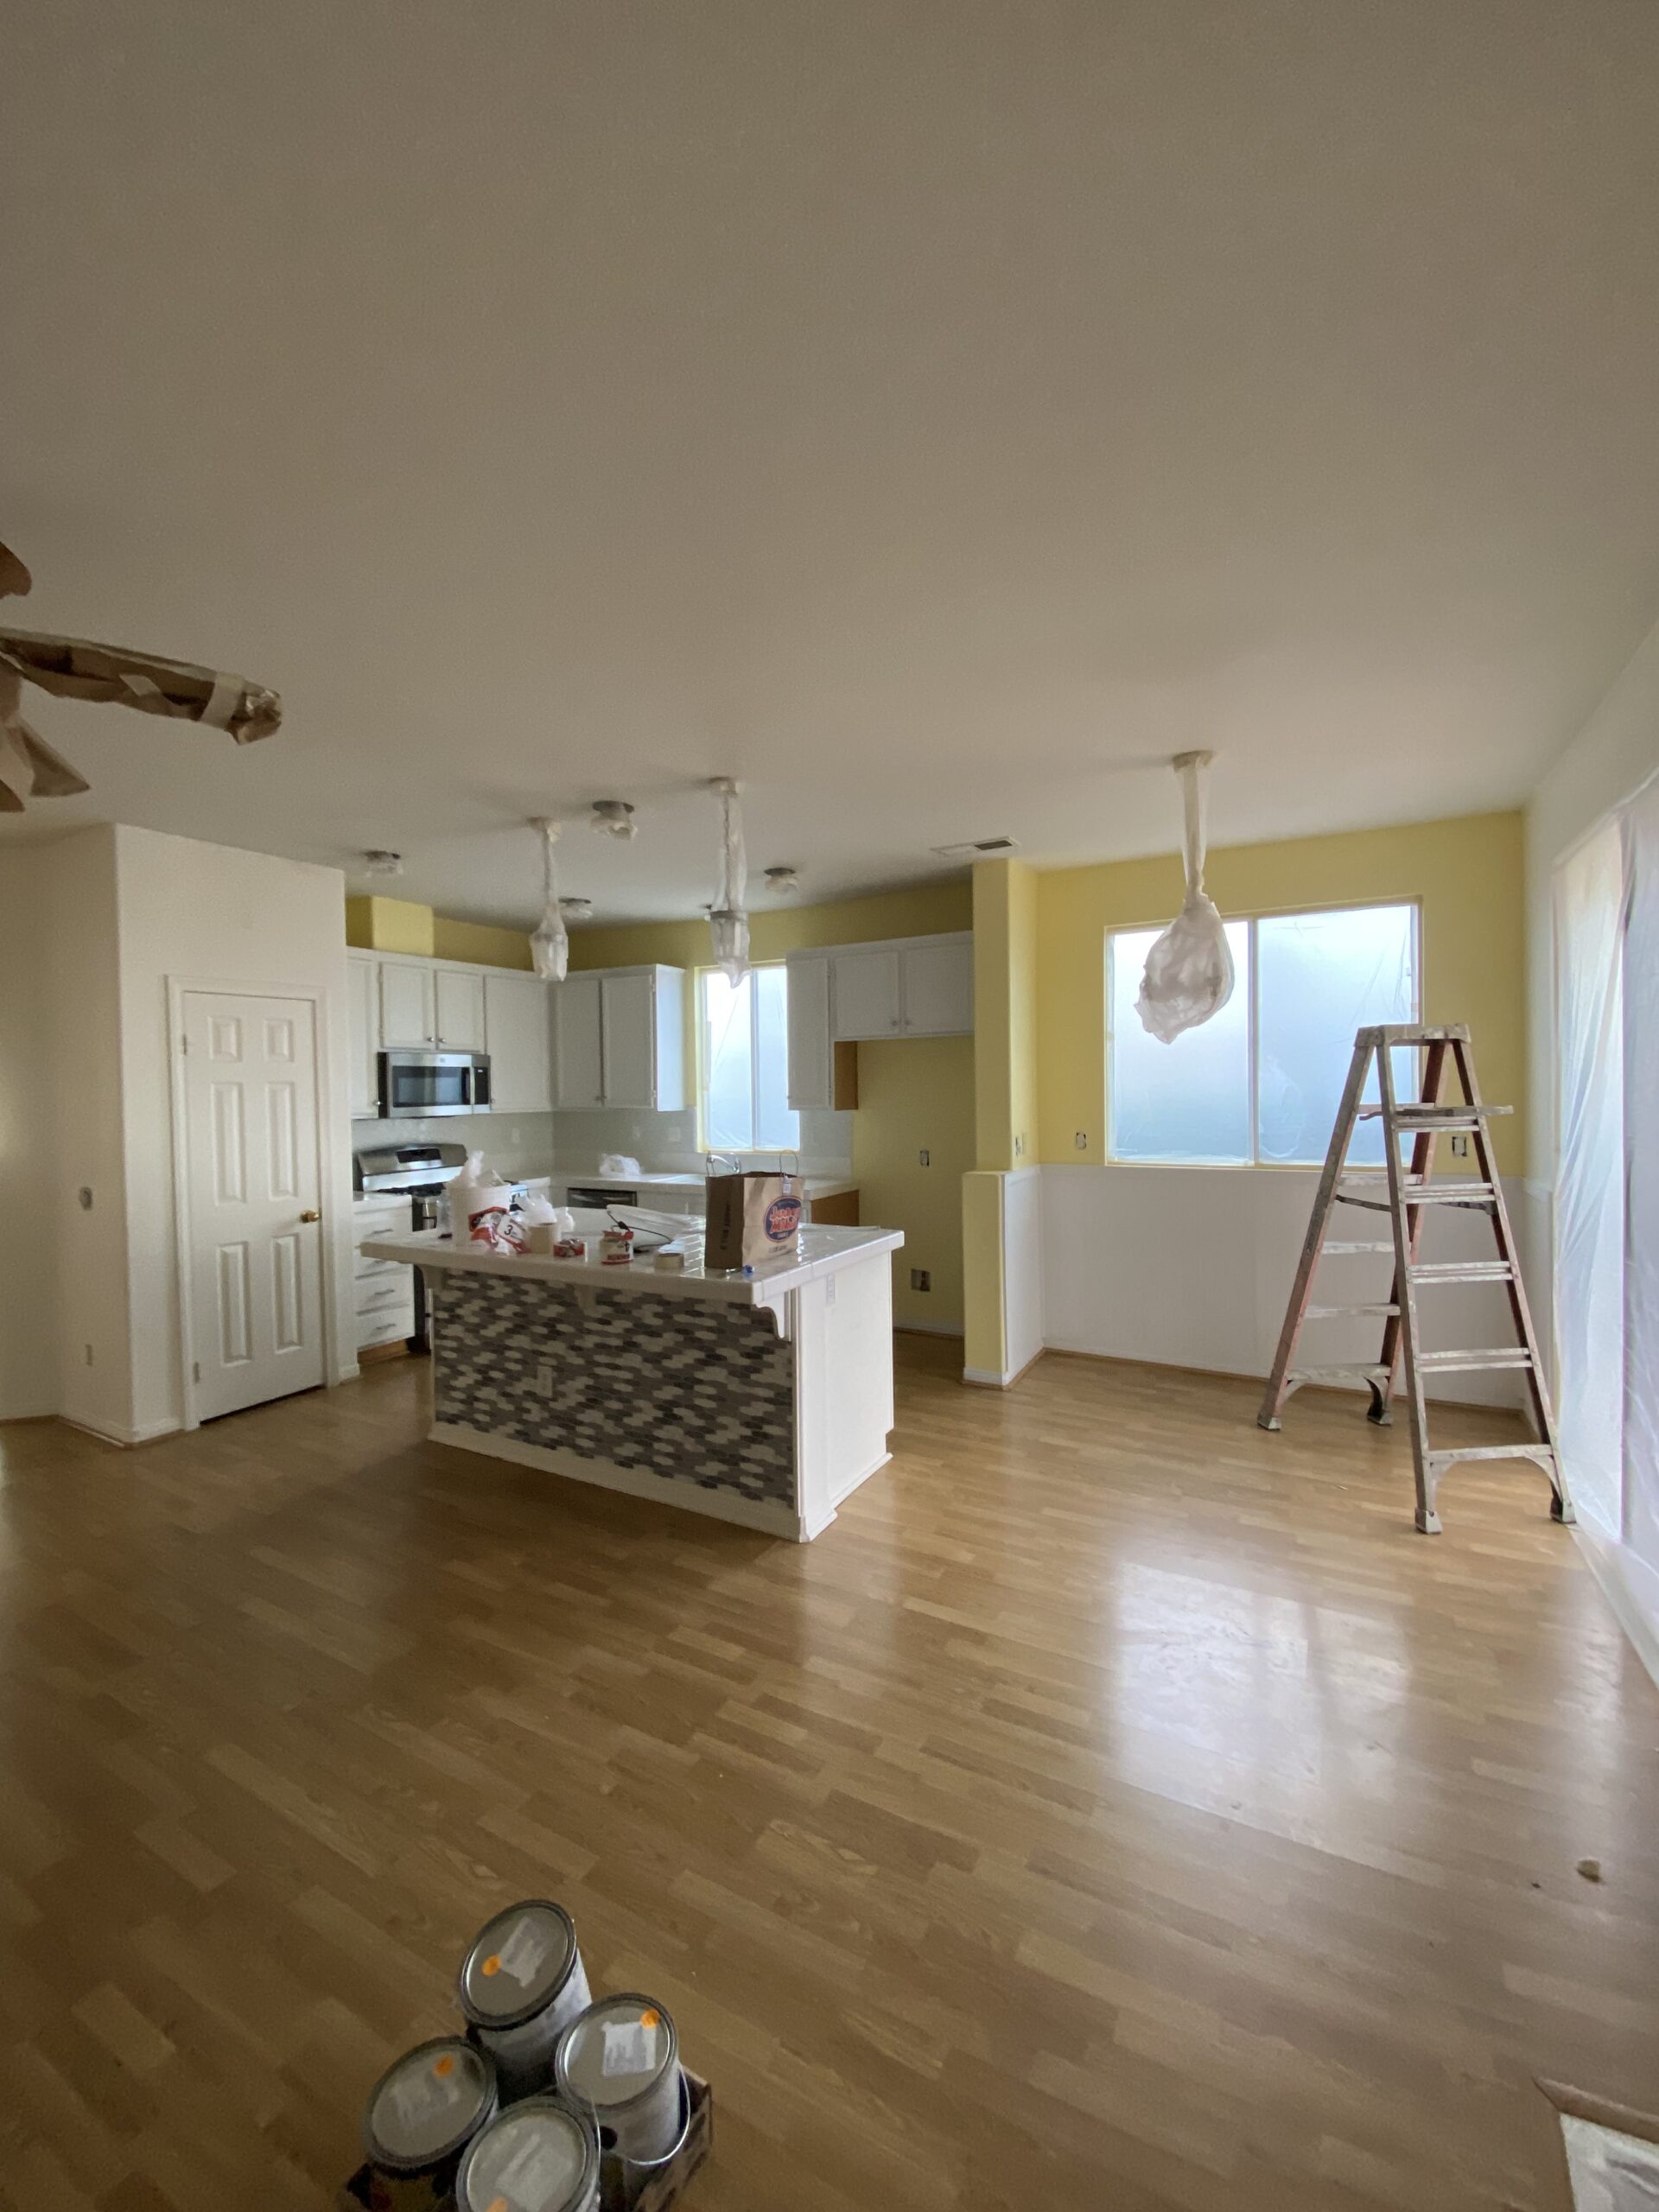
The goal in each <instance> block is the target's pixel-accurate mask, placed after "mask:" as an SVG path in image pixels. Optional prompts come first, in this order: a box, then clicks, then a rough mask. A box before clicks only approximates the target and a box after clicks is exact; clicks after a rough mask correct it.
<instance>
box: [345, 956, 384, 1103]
mask: <svg viewBox="0 0 1659 2212" xmlns="http://www.w3.org/2000/svg"><path fill="white" fill-rule="evenodd" d="M378 989H379V963H378V961H377V960H376V958H375V957H374V955H373V953H372V952H348V953H347V954H346V1027H347V1033H348V1034H349V1036H350V1039H351V1058H350V1061H349V1064H348V1070H347V1075H348V1080H349V1083H350V1086H351V1098H352V1104H351V1111H352V1118H353V1120H354V1121H361V1120H364V1119H366V1118H367V1117H369V1116H372V1115H374V1114H377V1113H378V1111H379V1110H380V1070H379V1067H378V1064H377V1062H376V1058H375V1055H376V1054H377V1053H378V1052H379V1050H380V1008H379V1005H378V1000H377V996H376V994H377V993H378Z"/></svg>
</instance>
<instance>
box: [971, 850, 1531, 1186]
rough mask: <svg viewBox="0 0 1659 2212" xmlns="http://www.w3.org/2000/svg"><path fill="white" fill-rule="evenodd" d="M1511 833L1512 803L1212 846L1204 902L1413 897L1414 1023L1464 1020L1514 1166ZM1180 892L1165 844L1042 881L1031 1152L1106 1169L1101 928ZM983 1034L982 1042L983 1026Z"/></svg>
mask: <svg viewBox="0 0 1659 2212" xmlns="http://www.w3.org/2000/svg"><path fill="white" fill-rule="evenodd" d="M1523 828H1524V818H1523V817H1522V815H1521V814H1520V813H1519V812H1515V813H1508V814H1477V815H1465V816H1459V817H1456V818H1455V819H1453V820H1450V821H1440V822H1416V823H1408V824H1406V825H1405V826H1404V827H1402V828H1399V829H1361V830H1354V831H1351V832H1349V833H1348V834H1346V835H1344V836H1331V837H1297V838H1290V839H1286V840H1284V841H1282V842H1278V843H1274V844H1263V845H1234V846H1224V847H1223V848H1221V849H1219V850H1217V851H1215V852H1212V853H1211V855H1210V856H1209V860H1208V861H1207V863H1206V865H1205V883H1206V887H1207V888H1208V890H1209V892H1210V894H1211V897H1212V898H1213V899H1214V900H1215V901H1216V904H1217V906H1219V907H1220V909H1221V911H1222V912H1223V913H1224V914H1225V915H1229V916H1235V915H1244V914H1253V913H1282V912H1286V911H1287V910H1294V909H1296V908H1299V907H1311V906H1359V905H1363V904H1364V903H1365V902H1367V901H1369V900H1374V899H1375V900H1383V899H1420V900H1421V904H1422V942H1423V1014H1424V1018H1425V1020H1428V1021H1431V1022H1453V1021H1466V1022H1467V1023H1468V1024H1469V1027H1470V1030H1471V1035H1472V1038H1473V1042H1474V1047H1475V1057H1476V1062H1477V1065H1478V1068H1479V1071H1480V1084H1481V1090H1482V1092H1483V1093H1484V1096H1486V1097H1487V1098H1488V1099H1490V1100H1492V1101H1494V1102H1496V1103H1502V1104H1512V1105H1513V1106H1514V1108H1515V1109H1516V1110H1515V1113H1514V1115H1513V1116H1512V1117H1510V1118H1508V1119H1506V1120H1503V1121H1500V1122H1497V1124H1496V1128H1497V1154H1498V1161H1499V1165H1500V1166H1502V1167H1503V1169H1504V1170H1505V1171H1506V1172H1508V1173H1514V1174H1519V1173H1522V1167H1523V1165H1524V1162H1525V1160H1526V1126H1525V1124H1526V1106H1525V1088H1524V1086H1525V1081H1526V1046H1527V1039H1526V997H1525V969H1526V918H1525V890H1524V859H1523ZM1181 892H1182V885H1181V866H1180V861H1179V858H1177V857H1176V856H1175V855H1173V854H1170V855H1164V856H1162V857H1160V858H1159V859H1156V860H1145V861H1109V862H1106V863H1104V864H1103V865H1102V866H1100V867H1096V868H1058V869H1054V870H1052V871H1049V872H1047V873H1045V874H1041V875H1039V877H1038V879H1037V969H1038V978H1037V1022H1038V1051H1037V1085H1038V1108H1039V1112H1038V1128H1039V1158H1041V1159H1042V1160H1054V1161H1058V1160H1063V1161H1065V1163H1066V1165H1067V1166H1084V1165H1088V1164H1090V1163H1093V1164H1096V1165H1100V1164H1102V1163H1103V1161H1104V1158H1105V1142H1106V1067H1105V1012H1106V1007H1105V988H1106V982H1105V937H1106V931H1108V930H1109V929H1122V928H1134V927H1137V926H1141V927H1143V926H1146V925H1150V924H1155V923H1161V922H1166V921H1168V920H1170V919H1171V918H1173V916H1174V914H1175V913H1176V912H1178V911H1179V906H1180V903H1181ZM980 1044H981V1050H982V1051H984V1049H985V1040H984V1039H983V1037H982V1038H981V1039H980ZM1078 1129H1081V1130H1083V1131H1084V1132H1085V1133H1086V1135H1087V1137H1088V1140H1089V1141H1088V1148H1087V1150H1086V1151H1084V1152H1079V1151H1077V1149H1076V1148H1075V1146H1074V1142H1073V1138H1074V1133H1075V1132H1076V1131H1077V1130H1078ZM1445 1164H1446V1166H1447V1167H1448V1168H1449V1167H1451V1166H1452V1165H1453V1163H1452V1161H1451V1160H1447V1161H1446V1163H1445ZM1459 1164H1460V1163H1459Z"/></svg>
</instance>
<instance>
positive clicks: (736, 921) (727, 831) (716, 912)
mask: <svg viewBox="0 0 1659 2212" xmlns="http://www.w3.org/2000/svg"><path fill="white" fill-rule="evenodd" d="M710 788H711V789H712V790H714V791H718V792H719V794H720V881H719V884H718V887H717V888H716V890H715V903H714V905H713V906H711V907H710V908H709V931H710V933H711V934H712V936H713V938H714V941H715V962H716V963H717V964H718V966H719V967H720V968H721V970H722V971H723V972H724V974H725V975H726V976H728V978H729V980H730V981H731V982H734V983H741V982H742V980H743V978H744V977H745V976H747V974H748V972H749V918H748V915H747V913H746V912H744V908H743V894H744V892H745V891H746V890H747V887H748V880H749V871H748V862H747V861H746V859H745V858H744V855H743V817H742V816H741V813H740V812H739V810H738V804H737V785H736V784H735V783H734V780H733V779H732V778H731V777H730V776H716V777H715V779H714V782H713V784H712V785H711V786H710Z"/></svg>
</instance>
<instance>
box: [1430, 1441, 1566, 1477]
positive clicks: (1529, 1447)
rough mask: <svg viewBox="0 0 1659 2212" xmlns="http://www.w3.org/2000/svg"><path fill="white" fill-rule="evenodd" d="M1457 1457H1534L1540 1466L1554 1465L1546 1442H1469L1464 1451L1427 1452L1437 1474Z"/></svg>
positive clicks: (1452, 1464)
mask: <svg viewBox="0 0 1659 2212" xmlns="http://www.w3.org/2000/svg"><path fill="white" fill-rule="evenodd" d="M1459 1459H1536V1460H1537V1461H1538V1463H1539V1465H1541V1466H1548V1467H1554V1465H1555V1454H1554V1450H1553V1449H1552V1448H1551V1446H1549V1445H1548V1444H1471V1446H1469V1448H1468V1450H1467V1451H1465V1452H1430V1453H1429V1454H1428V1464H1429V1466H1430V1468H1431V1469H1432V1470H1433V1472H1434V1473H1435V1474H1437V1475H1439V1474H1443V1473H1444V1472H1445V1471H1446V1468H1448V1467H1451V1466H1455V1465H1457V1463H1458V1461H1459Z"/></svg>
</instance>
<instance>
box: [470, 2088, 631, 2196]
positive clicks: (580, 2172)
mask: <svg viewBox="0 0 1659 2212" xmlns="http://www.w3.org/2000/svg"><path fill="white" fill-rule="evenodd" d="M598 2203H599V2139H598V2137H597V2136H596V2135H595V2134H594V2130H593V2128H592V2126H591V2125H590V2124H589V2122H588V2120H585V2119H584V2118H583V2116H582V2113H576V2112H572V2111H571V2110H570V2109H569V2107H568V2106H566V2105H562V2104H560V2103H559V2101H558V2100H557V2099H556V2098H555V2097H526V2098H525V2099H524V2102H523V2103H522V2104H518V2105H511V2106H509V2107H508V2108H507V2110H506V2111H505V2112H504V2113H499V2114H498V2116H497V2117H496V2118H495V2119H494V2120H492V2121H491V2123H490V2125H489V2126H487V2127H486V2128H485V2129H483V2130H482V2132H481V2133H479V2134H478V2135H475V2136H474V2139H473V2141H472V2144H471V2145H470V2147H469V2148H468V2150H467V2155H466V2157H465V2158H463V2159H462V2160H461V2173H460V2176H459V2178H458V2179H457V2180H456V2183H455V2212H501V2208H502V2207H504V2206H505V2208H506V2212H595V2208H596V2207H597V2205H598Z"/></svg>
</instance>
